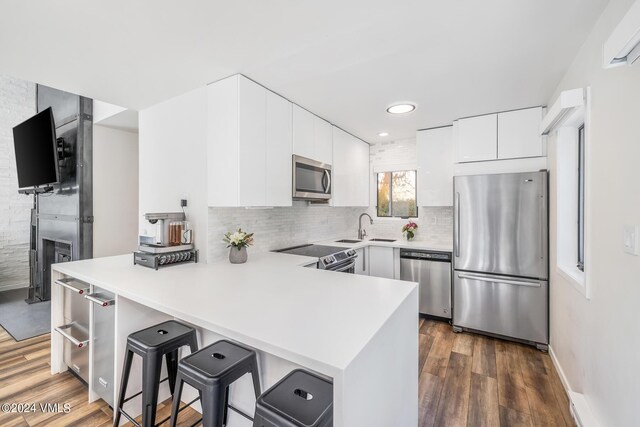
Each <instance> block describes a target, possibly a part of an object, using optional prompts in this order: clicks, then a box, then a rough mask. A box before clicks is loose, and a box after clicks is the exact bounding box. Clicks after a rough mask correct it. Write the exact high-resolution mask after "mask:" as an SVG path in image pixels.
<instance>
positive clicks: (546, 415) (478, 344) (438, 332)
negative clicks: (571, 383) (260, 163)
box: [419, 319, 575, 427]
mask: <svg viewBox="0 0 640 427" xmlns="http://www.w3.org/2000/svg"><path fill="white" fill-rule="evenodd" d="M419 338H420V341H419V343H420V344H419V345H420V358H419V363H420V367H419V369H420V397H419V399H420V400H419V402H420V426H473V427H476V426H574V425H575V423H574V422H573V419H572V418H571V414H570V413H569V399H568V397H567V395H566V393H565V391H564V388H563V387H562V384H561V383H560V378H559V377H558V374H557V372H556V370H555V368H554V366H553V364H552V362H551V358H550V357H549V355H548V354H546V353H542V352H540V351H538V350H537V349H535V348H533V347H530V346H525V345H521V344H516V343H512V342H507V341H502V340H497V339H493V338H489V337H484V336H481V335H475V334H468V333H461V334H456V333H454V332H453V331H452V329H451V326H450V325H449V324H447V323H443V322H436V321H433V320H425V319H421V320H420V337H419Z"/></svg>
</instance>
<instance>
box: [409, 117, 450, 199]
mask: <svg viewBox="0 0 640 427" xmlns="http://www.w3.org/2000/svg"><path fill="white" fill-rule="evenodd" d="M416 145H417V158H418V206H453V126H445V127H440V128H435V129H426V130H421V131H418V132H417V133H416Z"/></svg>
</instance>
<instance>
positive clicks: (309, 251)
mask: <svg viewBox="0 0 640 427" xmlns="http://www.w3.org/2000/svg"><path fill="white" fill-rule="evenodd" d="M347 249H348V248H340V247H336V246H324V245H301V246H294V247H292V248H285V249H278V250H277V251H274V252H280V253H283V254H292V255H303V256H310V257H315V258H322V257H325V256H327V255H333V254H336V253H338V252H343V251H346V250H347Z"/></svg>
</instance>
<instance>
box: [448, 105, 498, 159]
mask: <svg viewBox="0 0 640 427" xmlns="http://www.w3.org/2000/svg"><path fill="white" fill-rule="evenodd" d="M497 143H498V115H497V114H487V115H484V116H477V117H469V118H466V119H460V120H458V140H457V144H456V162H457V163H464V162H480V161H484V160H495V159H496V158H497V156H498V146H497Z"/></svg>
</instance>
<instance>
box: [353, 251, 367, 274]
mask: <svg viewBox="0 0 640 427" xmlns="http://www.w3.org/2000/svg"><path fill="white" fill-rule="evenodd" d="M356 253H357V254H358V258H356V271H355V273H356V274H360V275H362V276H368V275H369V259H368V258H369V248H360V249H356Z"/></svg>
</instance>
